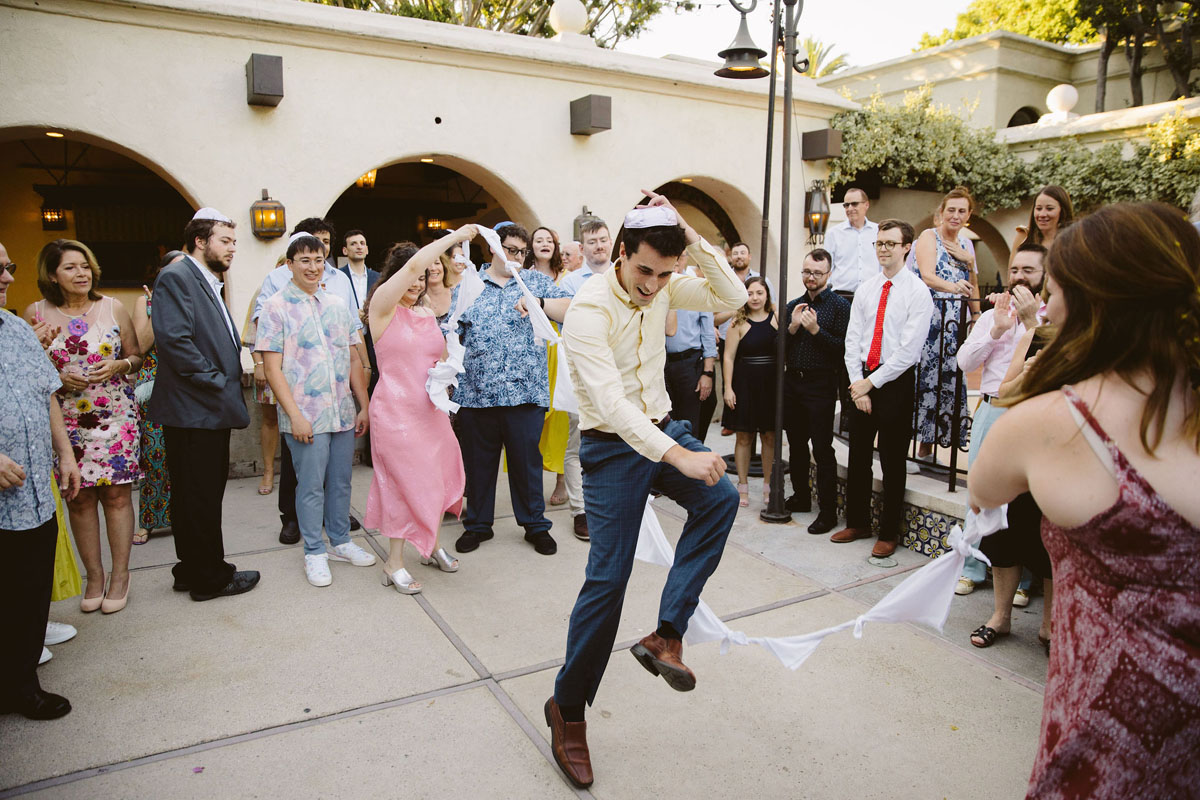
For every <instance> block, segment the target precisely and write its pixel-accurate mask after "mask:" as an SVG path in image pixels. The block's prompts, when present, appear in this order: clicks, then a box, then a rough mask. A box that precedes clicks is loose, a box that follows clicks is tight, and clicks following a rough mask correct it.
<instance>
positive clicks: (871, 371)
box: [830, 219, 933, 558]
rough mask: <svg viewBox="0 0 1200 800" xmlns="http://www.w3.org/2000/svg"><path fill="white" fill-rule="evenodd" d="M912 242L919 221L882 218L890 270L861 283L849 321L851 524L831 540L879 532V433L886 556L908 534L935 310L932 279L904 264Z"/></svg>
mask: <svg viewBox="0 0 1200 800" xmlns="http://www.w3.org/2000/svg"><path fill="white" fill-rule="evenodd" d="M912 242H913V229H912V226H911V225H909V224H908V223H907V222H903V221H901V220H898V219H889V220H884V221H883V222H881V223H879V234H878V236H877V238H876V241H875V254H876V257H877V258H878V259H879V266H880V268H881V270H882V271H881V272H880V273H879V274H878V275H875V276H872V277H871V278H868V279H867V280H865V281H863V282H862V284H860V285H859V287H858V291H857V292H855V294H854V303H853V305H852V306H851V308H850V325H849V326H848V327H847V329H846V371H847V372H848V373H849V375H850V397H851V399H852V400H853V402H854V407H853V408H849V409H845V410H844V411H843V413H845V414H847V415H848V416H847V418H848V419H849V422H850V464H849V467H848V468H847V475H846V527H845V529H843V530H840V531H838V532H837V533H835V534H833V536H831V537H830V541H833V542H837V543H839V544H844V543H846V542H853V541H854V540H856V539H869V538H871V483H872V474H871V451H872V449H873V448H874V442H875V435H876V434H878V435H879V464H880V466H881V467H882V468H883V513H882V515H881V516H880V526H879V531H878V535H879V541H877V542H876V543H875V546H874V547H873V548H872V549H871V555H873V556H876V557H879V558H882V557H885V556H890V555H891V554H892V553H894V552H895V551H896V545H897V543H898V542H899V540H900V535H901V526H902V524H903V518H904V515H903V512H902V506H903V502H904V486H905V482H906V480H907V477H908V476H907V473H906V472H905V470H904V459H905V451H906V450H907V449H908V443H909V440H911V439H912V422H913V399H914V389H915V386H914V382H915V379H916V365H917V364H918V363H920V361H921V348H922V347H923V345H924V343H925V339H926V338H927V337H928V335H929V323H930V320H931V319H932V317H933V298H932V296H931V295H930V293H929V287H928V286H926V285H925V283H924V282H923V281H922V280H921V279H920V278H919V277H917V276H916V275H915V274H914V273H913V272H911V271H909V270H907V269H905V268H904V260H905V258H906V257H907V256H908V251H909V250H911V249H912Z"/></svg>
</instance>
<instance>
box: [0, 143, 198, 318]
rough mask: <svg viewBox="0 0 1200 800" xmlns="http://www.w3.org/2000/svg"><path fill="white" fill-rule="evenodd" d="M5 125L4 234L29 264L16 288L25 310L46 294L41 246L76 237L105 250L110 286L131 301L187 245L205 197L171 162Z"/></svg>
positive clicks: (0, 161)
mask: <svg viewBox="0 0 1200 800" xmlns="http://www.w3.org/2000/svg"><path fill="white" fill-rule="evenodd" d="M46 130H47V129H24V128H22V129H17V128H13V129H9V130H6V131H3V132H0V174H2V175H3V177H2V178H0V220H3V223H2V225H0V243H3V244H4V246H5V249H7V251H8V255H9V258H10V259H12V260H13V261H14V262H16V263H17V264H19V265H21V266H22V267H23V270H22V273H21V275H20V278H19V279H18V281H17V282H16V284H15V285H14V286H13V287H12V289H10V290H9V292H8V302H9V307H10V308H11V309H13V310H17V311H19V310H20V309H22V308H24V306H25V305H27V304H28V303H31V302H33V301H35V300H37V299H39V298H40V297H41V294H40V293H39V292H38V289H37V282H36V273H35V265H36V263H37V255H38V252H39V251H40V250H41V249H42V247H43V246H44V245H45V244H46V243H47V242H51V241H53V240H55V239H60V238H67V239H77V240H79V241H81V242H83V243H85V244H86V245H87V246H88V247H90V248H91V249H92V250H93V252H95V254H96V258H97V260H98V261H99V262H100V267H101V270H102V277H101V281H100V287H101V289H102V290H103V291H104V292H105V293H106V294H111V295H114V296H116V297H118V298H120V299H121V300H122V301H123V302H125V303H126V304H127V305H129V304H131V303H132V300H133V298H134V297H136V295H137V294H140V292H141V287H142V284H144V283H147V282H148V281H150V280H152V278H153V275H154V273H155V271H156V270H157V268H158V264H159V260H160V259H161V258H162V255H163V254H164V253H165V252H167V251H168V250H173V249H176V248H178V247H179V246H180V244H181V241H180V235H181V233H182V231H183V228H184V226H185V225H186V224H187V221H188V219H190V218H191V216H192V214H193V213H194V210H195V208H196V206H195V205H194V204H193V202H192V200H190V199H189V198H188V197H186V196H185V195H184V194H183V193H182V192H181V191H180V189H179V188H177V186H176V185H175V184H174V182H169V181H168V180H167V179H166V178H164V176H163V174H162V171H161V170H160V169H159V168H158V167H157V166H156V165H153V164H151V163H150V162H148V161H147V160H145V159H142V158H141V157H139V156H138V155H137V154H135V153H132V152H131V151H129V150H127V149H125V148H122V147H120V146H118V145H115V144H113V143H111V142H107V141H104V140H101V139H98V138H96V137H93V136H89V135H86V134H79V133H76V132H71V131H59V130H57V129H54V128H50V129H48V130H49V131H50V132H54V133H59V132H61V133H63V135H62V136H60V137H49V136H46Z"/></svg>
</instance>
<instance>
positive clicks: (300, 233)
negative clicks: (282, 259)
mask: <svg viewBox="0 0 1200 800" xmlns="http://www.w3.org/2000/svg"><path fill="white" fill-rule="evenodd" d="M305 236H309V237H311V238H313V239H317V237H316V236H313V235H312V234H311V233H308V232H307V231H296V232H295V233H293V234H292V237H291V238H290V239H288V244H289V245H290V244H291V243H292V242H294V241H296V240H297V239H300V238H303V237H305ZM317 241H318V242H319V241H321V240H320V239H317ZM321 246H322V247H324V245H321Z"/></svg>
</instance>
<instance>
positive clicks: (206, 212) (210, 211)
mask: <svg viewBox="0 0 1200 800" xmlns="http://www.w3.org/2000/svg"><path fill="white" fill-rule="evenodd" d="M192 219H194V220H196V219H212V220H216V221H217V222H233V220H231V219H230V218H229V217H227V216H225V215H224V214H222V213H221V212H220V211H217V210H216V209H215V208H210V207H208V206H205V207H204V208H202V209H200V210H199V211H197V212H196V215H195V216H193V217H192Z"/></svg>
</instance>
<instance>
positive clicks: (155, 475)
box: [138, 409, 171, 531]
mask: <svg viewBox="0 0 1200 800" xmlns="http://www.w3.org/2000/svg"><path fill="white" fill-rule="evenodd" d="M141 428H142V452H141V460H140V466H141V470H142V474H143V475H144V476H145V477H144V478H143V479H142V486H141V495H140V501H139V511H138V520H139V522H138V526H139V527H141V528H145V529H146V530H148V531H156V530H161V529H163V528H169V527H171V476H170V475H169V474H168V473H167V447H166V440H165V439H164V437H163V430H162V426H161V425H159V424H158V423H157V422H151V421H150V420H149V419H147V417H146V414H145V409H143V413H142V422H141Z"/></svg>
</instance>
